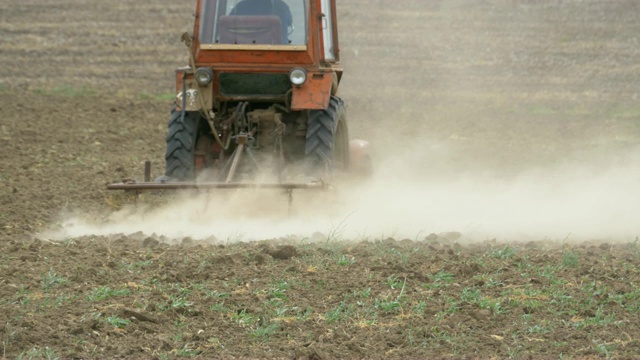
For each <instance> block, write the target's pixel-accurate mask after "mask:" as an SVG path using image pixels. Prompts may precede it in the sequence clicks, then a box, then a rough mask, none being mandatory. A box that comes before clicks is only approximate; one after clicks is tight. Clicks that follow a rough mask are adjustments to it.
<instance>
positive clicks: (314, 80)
mask: <svg viewBox="0 0 640 360" xmlns="http://www.w3.org/2000/svg"><path fill="white" fill-rule="evenodd" d="M333 79H334V76H333V72H324V73H321V72H320V73H309V74H307V81H306V82H305V83H304V84H302V85H300V86H294V87H293V91H292V95H291V109H292V110H323V109H326V108H327V107H328V106H329V99H330V98H331V93H332V88H333V86H334V84H333V83H334V80H333Z"/></svg>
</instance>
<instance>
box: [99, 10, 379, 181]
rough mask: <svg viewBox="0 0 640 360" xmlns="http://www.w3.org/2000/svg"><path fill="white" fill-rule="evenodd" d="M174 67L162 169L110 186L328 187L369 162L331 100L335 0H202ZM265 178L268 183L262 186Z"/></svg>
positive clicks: (337, 70)
mask: <svg viewBox="0 0 640 360" xmlns="http://www.w3.org/2000/svg"><path fill="white" fill-rule="evenodd" d="M194 15H195V23H194V30H193V33H191V34H189V33H185V34H183V35H182V41H183V42H184V43H185V45H186V46H187V48H188V54H189V65H188V66H184V67H180V68H178V69H177V70H176V72H175V74H176V88H175V90H176V99H175V104H174V106H173V108H172V110H171V115H170V118H169V124H168V132H167V138H166V153H165V175H164V176H162V177H160V178H158V179H156V181H153V182H151V181H150V178H149V176H150V175H149V173H150V170H149V163H148V162H147V164H146V166H145V182H142V183H140V182H135V181H132V180H129V181H124V182H123V183H119V184H112V185H110V186H109V189H124V190H145V189H182V188H281V189H285V190H288V191H291V190H293V189H301V188H305V189H310V188H325V186H326V185H327V183H328V182H330V181H332V179H334V178H335V177H336V176H337V175H339V174H344V173H346V172H347V170H349V169H350V166H351V165H352V162H354V161H355V162H356V163H357V164H356V167H358V168H368V167H370V158H369V156H368V154H367V151H368V144H367V143H366V142H364V141H361V140H354V141H352V142H351V143H350V141H349V131H348V127H347V118H346V111H345V103H344V101H343V100H342V99H341V98H340V97H338V96H337V93H338V88H339V85H340V81H341V79H342V73H343V69H342V67H341V66H340V64H339V59H340V52H339V46H338V44H339V43H338V21H337V20H338V19H337V14H336V0H198V2H197V7H196V11H195V14H194ZM264 180H267V182H264Z"/></svg>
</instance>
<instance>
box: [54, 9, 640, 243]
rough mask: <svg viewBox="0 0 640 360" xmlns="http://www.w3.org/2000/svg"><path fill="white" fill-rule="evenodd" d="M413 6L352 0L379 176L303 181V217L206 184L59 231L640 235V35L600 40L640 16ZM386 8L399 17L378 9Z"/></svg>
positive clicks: (356, 77) (358, 72)
mask: <svg viewBox="0 0 640 360" xmlns="http://www.w3.org/2000/svg"><path fill="white" fill-rule="evenodd" d="M385 4H386V3H385ZM412 4H413V5H411V6H413V8H412V9H411V11H406V9H405V8H404V7H405V6H407V5H406V4H404V3H402V4H400V3H398V4H395V5H393V4H391V3H389V6H390V7H391V9H390V10H389V11H387V10H385V9H384V8H383V7H381V6H380V7H379V9H377V8H376V9H373V8H372V9H371V13H367V12H361V11H359V10H358V9H357V8H356V7H357V6H356V5H350V3H348V2H347V3H344V2H343V5H341V6H342V8H341V10H342V11H343V12H345V13H348V14H349V20H350V21H348V22H343V23H342V24H343V25H344V27H343V29H342V30H343V31H342V36H343V40H344V41H343V42H342V57H343V59H342V60H343V63H344V66H345V69H346V71H345V76H344V79H343V82H342V84H341V95H342V96H343V97H344V98H345V99H346V102H347V104H348V113H349V116H350V120H349V121H350V131H351V135H352V136H355V137H363V138H365V139H368V140H370V141H371V143H372V145H373V147H374V149H375V151H374V156H375V165H376V166H375V168H376V170H375V173H374V175H373V176H372V178H370V179H368V180H365V181H361V182H354V183H349V184H347V185H345V184H342V185H340V186H338V187H337V189H336V190H334V191H331V192H325V193H321V194H312V193H304V192H301V191H297V192H295V193H294V203H293V207H292V209H291V213H289V209H288V204H287V198H286V196H285V195H282V194H278V193H268V192H242V193H240V192H238V193H233V194H228V193H227V194H212V195H209V196H202V195H200V196H191V197H186V198H181V199H176V200H171V201H170V202H169V203H168V204H166V205H162V206H154V207H150V208H144V207H142V208H140V207H139V208H128V209H124V210H122V211H118V212H115V213H113V214H111V216H110V218H109V219H108V221H106V222H104V223H92V222H90V221H87V220H86V219H83V218H82V217H74V218H70V219H67V220H66V221H65V222H64V223H63V226H62V229H61V230H60V231H59V232H58V233H57V234H56V235H55V237H57V238H65V237H76V236H81V235H105V234H115V233H124V234H130V233H134V232H139V231H142V232H144V233H146V234H156V235H164V236H166V237H169V238H180V237H187V236H189V237H192V238H199V239H215V240H216V241H220V242H232V241H250V240H261V239H270V238H282V237H294V238H299V239H305V238H309V239H330V240H365V239H369V240H374V239H381V238H387V237H394V238H396V239H399V238H409V239H417V240H419V239H422V238H424V237H425V236H427V235H428V234H431V233H436V234H438V233H443V232H458V233H460V234H462V238H461V240H465V239H468V240H486V239H493V238H496V239H498V240H501V241H509V240H518V241H521V240H560V241H562V240H567V239H569V240H588V239H607V240H608V241H612V240H621V241H628V240H633V239H635V238H636V236H637V235H639V232H640V229H639V228H638V224H640V222H639V221H638V214H640V191H638V190H639V187H640V148H637V145H635V144H637V132H638V130H637V129H638V127H637V125H635V124H636V123H637V119H638V116H637V115H634V114H637V105H634V104H636V103H637V101H634V99H636V98H637V94H636V93H635V90H634V89H636V88H637V86H636V84H637V81H636V80H634V79H637V71H635V70H634V67H633V66H635V64H636V62H635V61H632V62H631V63H629V59H635V57H631V58H630V57H628V51H631V50H629V49H636V48H637V47H635V46H633V47H631V46H622V45H624V44H627V42H628V41H631V40H629V39H631V36H633V39H635V34H636V32H635V31H630V32H629V33H624V32H621V33H619V34H617V35H616V36H617V38H616V41H617V42H618V43H620V44H622V45H621V46H620V47H615V48H614V47H612V46H613V45H612V46H609V47H607V46H604V45H603V46H596V45H594V46H593V47H591V46H590V44H591V42H593V43H594V44H596V43H599V41H605V40H606V42H603V43H602V44H605V43H606V44H614V43H615V44H617V43H616V41H613V40H611V39H608V38H606V39H605V38H603V36H605V34H604V33H602V32H599V31H598V30H597V29H598V28H606V26H609V24H611V23H614V22H615V23H618V24H620V26H623V25H625V24H629V26H632V25H633V24H636V23H637V22H636V21H635V18H634V17H633V16H622V19H623V20H624V21H623V22H621V21H622V20H619V19H621V15H625V14H629V13H630V12H629V11H627V10H625V8H624V6H622V5H619V6H618V5H615V4H613V3H605V2H593V3H589V6H582V5H581V3H580V2H578V3H571V2H567V3H564V2H561V3H557V4H555V3H554V4H555V5H553V4H546V5H545V4H534V3H523V4H516V5H513V8H507V7H500V6H494V5H491V4H490V3H480V2H475V1H455V2H449V1H445V2H433V3H432V2H413V3H412ZM463 5H464V6H463ZM385 6H386V5H385ZM505 9H508V10H509V11H506V10H505ZM376 11H377V12H376ZM382 13H384V14H386V15H389V16H391V15H393V16H394V17H392V18H391V20H389V21H372V20H371V18H376V17H375V16H374V15H375V14H382ZM420 14H422V15H424V16H419V15H420ZM576 14H577V15H576ZM578 15H579V16H578ZM376 19H377V18H376ZM425 19H427V20H428V21H426V20H425ZM611 19H616V20H615V21H614V20H611ZM400 24H403V26H400ZM462 24H464V26H463V25H462ZM497 24H499V26H497ZM598 24H600V27H598V26H596V25H598ZM399 29H402V30H407V29H421V32H420V37H419V38H417V36H416V33H415V32H412V31H399ZM630 29H633V28H632V27H630ZM612 36H613V35H612ZM585 38H586V39H590V42H585V41H584V40H583V39H585ZM601 38H602V39H604V40H602V39H601ZM416 40H418V41H416ZM613 63H615V64H618V66H611V64H613ZM627 63H629V64H631V65H630V66H625V65H624V64H627ZM382 69H384V71H381V70H382ZM592 69H596V70H597V71H596V70H593V71H592ZM585 71H588V72H589V73H590V74H591V75H590V76H585ZM620 74H625V75H620Z"/></svg>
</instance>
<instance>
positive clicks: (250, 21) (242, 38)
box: [220, 15, 283, 45]
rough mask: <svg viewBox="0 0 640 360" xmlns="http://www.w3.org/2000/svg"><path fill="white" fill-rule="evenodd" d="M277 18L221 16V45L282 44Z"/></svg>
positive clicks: (278, 19)
mask: <svg viewBox="0 0 640 360" xmlns="http://www.w3.org/2000/svg"><path fill="white" fill-rule="evenodd" d="M282 37H283V36H282V22H281V21H280V17H278V16H233V15H231V16H221V17H220V43H221V44H264V45H276V44H283V39H282Z"/></svg>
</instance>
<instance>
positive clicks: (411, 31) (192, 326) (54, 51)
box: [0, 0, 640, 359]
mask: <svg viewBox="0 0 640 360" xmlns="http://www.w3.org/2000/svg"><path fill="white" fill-rule="evenodd" d="M194 3H195V2H194V1H193V0H192V1H187V2H175V1H169V0H162V1H154V2H153V4H146V3H142V2H140V1H133V0H122V1H116V0H107V1H105V0H102V1H97V0H87V1H83V2H80V3H78V2H77V1H64V0H59V1H56V2H55V4H51V3H50V2H47V1H44V0H34V1H28V2H25V1H22V0H5V1H3V2H2V3H0V64H2V66H0V143H1V144H2V152H1V153H0V154H1V155H0V185H1V186H0V340H1V341H2V355H1V356H2V357H6V358H17V357H22V358H26V357H31V358H43V357H47V358H55V357H59V358H104V357H122V358H174V357H201V358H221V357H224V358H232V357H278V358H301V359H302V358H306V359H326V358H418V357H421V358H507V357H512V358H559V357H569V358H571V357H572V358H598V357H610V358H629V359H631V358H636V357H638V355H639V354H640V343H639V342H638V338H637V334H638V333H640V321H639V320H638V319H640V317H639V316H638V315H639V313H640V306H639V305H638V304H640V287H639V286H640V285H639V284H640V274H639V272H640V250H639V249H638V247H637V237H635V234H628V235H627V236H624V237H622V238H616V239H615V241H614V240H612V239H608V238H606V237H605V238H604V239H603V238H602V237H599V236H598V237H595V236H594V237H593V238H591V239H589V240H588V241H585V242H579V243H577V242H569V241H562V240H563V239H558V241H549V239H546V238H539V239H536V241H529V240H530V239H526V241H525V239H524V238H522V239H521V238H517V237H516V238H509V239H500V240H498V241H496V240H494V239H492V238H488V239H486V241H478V242H465V241H462V240H460V234H457V233H445V234H438V235H436V234H431V235H429V236H425V235H426V234H423V235H421V236H419V237H416V238H414V239H410V240H409V239H404V240H403V239H402V238H398V239H393V238H387V237H382V236H380V237H373V238H369V239H367V240H364V239H363V240H358V241H356V239H352V240H353V241H347V240H348V239H346V240H342V239H340V241H338V240H337V239H336V238H332V237H330V236H324V237H322V236H321V238H320V239H314V240H313V241H311V240H309V239H306V240H299V239H297V240H292V239H272V240H269V239H264V240H263V241H255V242H244V243H243V242H239V243H225V244H220V243H212V242H210V241H204V240H202V241H201V240H199V239H192V238H189V237H184V238H179V239H169V238H166V237H164V236H163V235H162V234H142V233H134V234H113V235H109V236H91V235H88V236H83V237H79V238H68V239H64V241H61V242H52V241H49V240H47V239H45V238H43V237H42V236H41V233H42V231H44V230H46V229H49V228H51V227H57V226H59V225H60V223H61V221H62V220H63V219H64V217H65V216H66V215H67V214H69V213H82V214H83V216H84V217H85V218H92V219H95V220H96V221H101V220H102V219H104V218H105V217H106V216H108V214H110V213H111V212H112V211H113V209H112V206H113V203H112V201H111V200H110V199H111V197H110V194H108V193H107V191H106V189H105V186H106V184H108V183H111V182H114V181H119V180H120V179H122V178H124V177H129V176H137V174H140V173H141V170H142V163H143V161H144V160H146V159H150V160H151V161H152V163H153V166H154V174H153V175H154V176H157V175H160V174H161V173H162V171H163V169H162V167H163V153H164V141H165V131H166V120H167V115H168V111H169V109H170V107H171V103H172V89H173V86H174V84H173V71H174V68H176V67H177V66H180V65H183V64H184V63H185V59H186V50H185V49H184V47H183V45H182V44H180V41H179V38H180V34H181V33H182V32H183V31H188V30H190V26H191V21H192V13H193V6H194ZM639 8H640V5H639V4H638V3H637V2H636V1H615V2H608V1H607V2H605V1H587V0H584V1H579V0H574V1H510V2H503V1H502V2H498V1H471V0H460V1H448V0H447V1H444V0H443V1H428V2H427V1H421V0H407V1H397V2H388V1H363V0H352V1H346V2H345V1H343V2H341V3H340V4H339V12H340V25H341V40H342V42H341V50H342V59H343V65H344V66H345V68H346V71H345V78H344V80H343V83H342V85H341V90H340V91H341V96H342V97H343V98H344V99H345V100H346V102H347V104H348V111H349V121H350V131H351V134H352V136H354V137H360V138H366V139H370V140H371V142H372V144H373V145H374V148H375V154H376V155H377V157H378V159H379V160H378V161H379V164H381V165H385V166H386V165H388V164H389V155H398V157H397V158H394V159H396V160H393V161H394V162H410V164H411V167H410V168H409V169H408V170H407V171H406V174H408V175H407V176H412V177H414V178H415V179H417V180H420V179H426V178H430V179H431V178H438V179H444V180H445V181H446V180H447V179H452V178H460V177H465V178H471V179H473V178H474V177H475V176H477V177H480V176H486V175H487V174H489V175H490V176H494V177H497V178H501V179H510V178H517V177H518V175H520V174H522V173H525V172H528V171H532V170H536V171H539V172H542V173H544V172H545V171H547V170H546V169H549V168H557V167H562V166H564V165H565V164H571V165H573V166H575V164H580V166H581V168H583V169H584V168H586V169H587V170H588V172H590V173H592V174H594V175H595V174H600V173H603V172H606V171H607V170H610V169H612V168H615V169H630V172H629V174H631V175H630V176H636V175H637V174H638V171H637V170H638V166H637V160H638V156H637V153H638V152H637V149H638V146H637V144H638V139H640V100H639V99H638V92H639V90H638V84H640V65H639V64H638V60H637V59H639V58H640V46H638V38H637V34H638V33H640V11H639V10H640V9H639ZM442 149H446V151H444V150H442ZM398 159H400V160H398ZM383 178H384V177H383ZM634 179H635V178H634ZM633 181H636V182H637V181H638V180H633ZM398 191H399V190H398ZM637 197H638V195H637V191H636V192H635V193H634V192H631V193H629V194H628V198H630V199H634V198H637ZM617 200H622V199H613V201H612V202H611V204H612V205H611V206H613V207H615V204H616V201H617ZM487 206H488V207H490V206H491V204H487ZM576 210H579V209H576ZM629 218H630V219H631V220H630V221H632V224H633V223H634V222H633V221H635V217H634V215H633V214H631V215H629ZM586 225H589V224H585V226H586ZM454 230H460V231H462V229H454ZM616 230H618V229H616V228H611V232H612V233H616V234H617V232H616ZM427 233H429V232H427ZM211 235H212V236H215V231H212V234H211ZM283 235H286V234H283ZM552 240H555V239H552Z"/></svg>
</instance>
